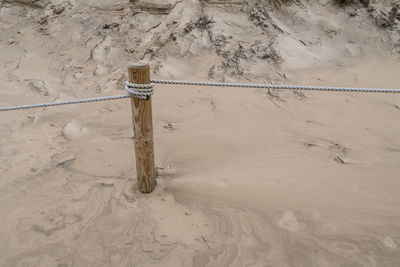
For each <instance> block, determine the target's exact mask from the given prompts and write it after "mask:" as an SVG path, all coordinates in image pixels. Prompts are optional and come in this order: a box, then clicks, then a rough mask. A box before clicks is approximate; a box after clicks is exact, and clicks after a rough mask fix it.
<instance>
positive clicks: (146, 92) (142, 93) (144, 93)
mask: <svg viewBox="0 0 400 267" xmlns="http://www.w3.org/2000/svg"><path fill="white" fill-rule="evenodd" d="M125 90H126V91H127V93H128V94H127V95H114V96H102V97H93V98H83V99H74V100H65V101H56V102H49V103H41V104H29V105H21V106H10V107H0V111H11V110H19V109H30V108H43V107H51V106H61V105H70V104H81V103H90V102H98V101H107V100H116V99H123V98H129V97H132V96H134V97H138V98H140V99H147V98H148V96H150V95H152V94H153V92H154V89H153V84H135V83H130V82H126V83H125Z"/></svg>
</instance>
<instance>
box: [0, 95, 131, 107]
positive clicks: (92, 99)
mask: <svg viewBox="0 0 400 267" xmlns="http://www.w3.org/2000/svg"><path fill="white" fill-rule="evenodd" d="M128 97H131V96H130V95H114V96H102V97H93V98H84V99H74V100H65V101H57V102H50V103H42V104H30V105H22V106H11V107H3V108H0V111H10V110H18V109H29V108H43V107H51V106H60V105H70V104H80V103H89V102H97V101H106V100H115V99H122V98H128Z"/></svg>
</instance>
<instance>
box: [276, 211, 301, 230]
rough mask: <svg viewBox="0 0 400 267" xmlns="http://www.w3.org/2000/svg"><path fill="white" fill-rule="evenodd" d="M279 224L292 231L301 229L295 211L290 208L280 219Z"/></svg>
mask: <svg viewBox="0 0 400 267" xmlns="http://www.w3.org/2000/svg"><path fill="white" fill-rule="evenodd" d="M279 226H280V227H281V228H284V229H286V230H288V231H290V232H296V231H297V230H299V222H298V221H297V218H296V215H295V214H294V212H293V211H290V210H289V211H286V212H285V213H284V214H283V216H282V218H281V220H280V221H279Z"/></svg>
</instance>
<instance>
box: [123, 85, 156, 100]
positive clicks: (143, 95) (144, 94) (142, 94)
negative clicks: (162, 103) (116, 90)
mask: <svg viewBox="0 0 400 267" xmlns="http://www.w3.org/2000/svg"><path fill="white" fill-rule="evenodd" d="M125 90H126V91H127V92H128V94H129V95H130V96H133V97H137V98H140V99H147V98H149V96H151V95H152V94H153V92H154V88H153V84H151V83H150V84H137V83H131V82H129V81H126V82H125Z"/></svg>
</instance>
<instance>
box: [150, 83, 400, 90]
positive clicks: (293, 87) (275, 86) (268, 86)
mask: <svg viewBox="0 0 400 267" xmlns="http://www.w3.org/2000/svg"><path fill="white" fill-rule="evenodd" d="M151 82H152V83H158V84H177V85H199V86H221V87H222V86H223V87H247V88H266V89H289V90H312V91H342V92H343V91H344V92H363V93H367V92H368V93H400V89H383V88H352V87H328V86H301V85H300V86H299V85H278V84H253V83H222V82H197V81H174V80H151Z"/></svg>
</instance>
